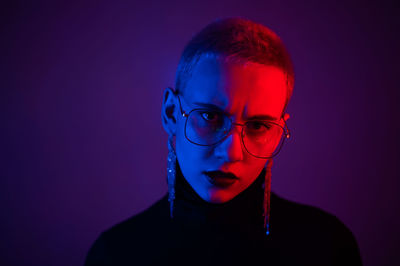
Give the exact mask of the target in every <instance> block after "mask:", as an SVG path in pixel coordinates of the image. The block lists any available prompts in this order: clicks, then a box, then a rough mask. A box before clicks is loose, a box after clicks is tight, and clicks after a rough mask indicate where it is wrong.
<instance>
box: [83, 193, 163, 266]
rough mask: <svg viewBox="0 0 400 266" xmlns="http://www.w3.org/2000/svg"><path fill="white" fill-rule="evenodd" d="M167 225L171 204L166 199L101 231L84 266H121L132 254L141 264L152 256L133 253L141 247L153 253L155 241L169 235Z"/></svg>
mask: <svg viewBox="0 0 400 266" xmlns="http://www.w3.org/2000/svg"><path fill="white" fill-rule="evenodd" d="M168 222H169V205H168V199H167V196H164V197H163V198H161V199H160V200H158V201H157V202H155V203H154V204H152V205H151V206H150V207H149V208H147V209H145V210H144V211H142V212H140V213H138V214H136V215H134V216H132V217H130V218H128V219H126V220H124V221H122V222H120V223H118V224H116V225H114V226H112V227H111V228H109V229H107V230H105V231H104V232H102V233H101V234H100V236H99V237H98V238H97V239H96V241H95V242H94V243H93V245H92V247H91V248H90V250H89V252H88V254H87V257H86V263H85V265H86V266H89V265H109V264H110V265H118V261H119V260H121V261H130V260H131V259H133V257H132V256H133V255H134V257H135V260H136V261H138V260H139V261H140V258H141V257H143V258H145V257H146V256H148V255H149V254H145V252H143V253H142V254H132V251H134V250H139V248H138V247H141V248H140V250H144V251H146V250H148V251H149V252H150V251H151V247H152V246H154V239H155V238H158V237H161V235H160V234H163V232H164V233H165V232H167V230H164V229H165V228H164V227H166V226H167V223H168ZM146 247H149V248H146ZM107 263H108V264H107Z"/></svg>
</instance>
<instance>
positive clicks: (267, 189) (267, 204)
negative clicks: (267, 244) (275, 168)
mask: <svg viewBox="0 0 400 266" xmlns="http://www.w3.org/2000/svg"><path fill="white" fill-rule="evenodd" d="M272 163H273V160H272V158H271V159H269V160H268V162H267V166H266V169H265V170H266V171H265V183H264V229H265V234H266V235H269V233H270V230H269V226H270V218H271V217H270V210H271V168H272Z"/></svg>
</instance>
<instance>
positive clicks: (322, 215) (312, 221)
mask: <svg viewBox="0 0 400 266" xmlns="http://www.w3.org/2000/svg"><path fill="white" fill-rule="evenodd" d="M273 230H276V234H275V236H276V238H280V239H281V240H282V241H283V242H288V241H289V240H290V242H291V245H293V246H297V247H298V248H299V249H300V250H301V249H309V250H313V251H315V253H319V254H321V256H324V257H326V258H327V257H330V258H331V259H330V261H336V262H337V263H339V264H340V263H345V262H346V261H347V262H351V263H350V264H349V265H361V258H360V253H359V248H358V245H357V241H356V239H355V237H354V235H353V233H352V232H351V231H350V229H349V228H348V227H347V226H346V225H345V224H344V223H343V222H342V221H341V220H340V219H339V218H338V217H336V216H335V215H333V214H331V213H328V212H326V211H324V210H322V209H320V208H317V207H314V206H310V205H306V204H301V203H296V202H293V201H290V200H287V199H284V198H282V197H280V196H277V195H276V194H273V196H272V199H271V234H273ZM278 241H279V240H278ZM284 245H288V244H287V243H285V244H284Z"/></svg>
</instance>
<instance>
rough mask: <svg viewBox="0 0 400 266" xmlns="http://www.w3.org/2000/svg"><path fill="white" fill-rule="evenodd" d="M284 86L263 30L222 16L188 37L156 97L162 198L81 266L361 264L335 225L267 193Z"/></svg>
mask: <svg viewBox="0 0 400 266" xmlns="http://www.w3.org/2000/svg"><path fill="white" fill-rule="evenodd" d="M293 87H294V71H293V65H292V62H291V59H290V56H289V54H288V52H287V50H286V48H285V46H284V44H283V42H282V41H281V40H280V38H279V37H278V36H277V35H276V34H275V33H274V32H273V31H272V30H270V29H269V28H267V27H266V26H264V25H262V24H259V23H257V22H254V21H252V20H249V19H246V18H241V17H232V18H224V19H218V20H216V21H213V22H212V23H211V24H209V25H207V26H206V27H205V28H203V29H202V30H201V31H200V32H199V33H197V34H196V35H195V36H194V37H193V38H192V39H191V41H190V42H189V43H188V44H187V45H186V47H185V49H184V51H183V54H182V56H181V59H180V62H179V65H178V68H177V72H176V81H175V89H173V88H169V87H168V88H166V89H165V91H164V97H163V103H162V124H163V126H164V129H165V131H166V132H167V134H168V136H169V138H168V149H169V153H168V165H167V184H168V193H167V194H166V195H165V196H164V197H163V198H162V199H160V200H159V201H157V202H156V203H154V204H153V205H152V206H150V207H149V208H148V209H147V210H145V211H143V212H141V213H139V214H137V215H135V216H133V217H131V218H130V219H128V220H126V221H123V222H121V223H119V224H117V225H115V226H113V227H112V228H110V229H108V230H107V231H105V232H103V233H102V234H101V235H100V236H99V238H98V239H97V240H96V241H95V243H94V244H93V245H92V247H91V249H90V251H89V252H88V255H87V258H86V262H85V265H86V266H93V265H261V264H265V265H361V258H360V253H359V249H358V246H357V243H356V240H355V238H354V236H353V234H352V233H351V231H350V230H349V229H348V228H347V227H346V226H345V225H344V224H343V223H342V222H341V221H339V220H338V219H337V218H336V217H335V216H333V215H331V214H328V213H326V212H325V211H322V210H320V209H318V208H315V207H311V206H307V205H302V204H298V203H295V202H292V201H289V200H286V199H283V198H281V197H279V196H278V195H276V194H275V193H272V192H271V188H270V186H271V167H272V162H273V158H276V155H277V154H278V152H279V150H280V149H281V147H282V145H283V142H284V141H285V139H288V138H290V136H291V132H290V131H289V129H288V126H287V121H288V119H289V114H288V113H287V112H286V109H287V105H288V103H289V99H290V97H291V95H292V90H293Z"/></svg>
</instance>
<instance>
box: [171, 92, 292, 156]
mask: <svg viewBox="0 0 400 266" xmlns="http://www.w3.org/2000/svg"><path fill="white" fill-rule="evenodd" d="M177 96H178V100H179V107H180V111H181V114H182V116H183V117H185V118H186V121H185V137H186V139H187V140H188V141H190V142H191V143H193V144H196V145H199V146H212V145H215V144H217V143H219V142H221V141H222V140H224V139H225V138H226V137H227V136H228V135H229V133H230V132H231V129H232V127H233V125H235V126H240V127H242V130H241V134H240V136H241V140H242V143H243V146H244V147H245V149H246V151H247V152H248V153H249V154H251V155H252V156H254V157H257V158H262V159H269V158H272V157H274V156H276V155H277V154H278V153H279V151H280V150H281V148H282V146H283V143H284V141H285V139H288V138H289V137H290V131H289V129H288V127H287V125H286V121H285V119H282V120H283V123H284V127H282V126H281V125H280V124H278V123H275V122H273V121H267V120H250V121H247V122H245V123H244V124H240V123H234V122H233V121H232V119H231V118H230V117H229V116H227V115H226V114H225V113H224V112H222V111H221V110H218V109H216V108H214V109H213V108H209V109H206V108H196V109H192V110H191V111H190V112H189V113H186V112H185V111H183V109H182V104H181V99H180V97H179V95H177Z"/></svg>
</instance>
